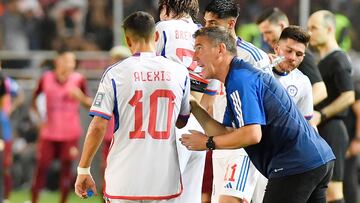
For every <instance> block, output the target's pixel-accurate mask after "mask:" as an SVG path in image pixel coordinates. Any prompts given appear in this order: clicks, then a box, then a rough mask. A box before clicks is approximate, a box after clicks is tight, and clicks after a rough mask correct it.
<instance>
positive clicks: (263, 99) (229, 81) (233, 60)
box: [181, 27, 335, 203]
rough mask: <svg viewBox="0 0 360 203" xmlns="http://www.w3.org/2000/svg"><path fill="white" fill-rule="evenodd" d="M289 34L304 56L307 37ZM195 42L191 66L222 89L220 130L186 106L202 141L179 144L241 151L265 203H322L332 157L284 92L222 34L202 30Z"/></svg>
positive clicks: (195, 137) (193, 134) (193, 136)
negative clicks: (262, 184)
mask: <svg viewBox="0 0 360 203" xmlns="http://www.w3.org/2000/svg"><path fill="white" fill-rule="evenodd" d="M294 32H295V33H294V34H295V35H297V36H299V41H300V42H302V43H303V44H304V52H303V53H305V48H306V46H307V42H308V40H309V35H308V34H307V33H306V32H304V31H302V30H301V29H299V30H295V31H294ZM194 36H195V54H194V60H196V61H197V63H198V65H199V66H201V67H202V68H203V74H204V77H205V78H208V79H210V78H211V79H218V80H220V81H221V82H223V83H224V84H225V87H226V94H227V103H228V105H227V108H226V112H225V115H224V121H223V124H220V123H218V122H217V121H215V120H214V119H212V118H211V117H210V116H209V115H208V114H207V113H206V111H204V110H203V109H202V108H201V107H200V106H199V105H198V104H197V103H196V102H195V101H191V105H192V113H193V114H194V115H195V117H196V118H197V119H198V120H199V122H200V124H201V125H202V126H203V128H204V129H205V132H206V133H207V135H205V134H203V133H201V132H197V131H190V134H184V135H183V136H182V138H181V141H182V144H183V145H185V146H186V147H187V148H188V149H190V150H206V149H210V150H213V149H235V148H245V150H246V152H247V153H248V155H249V157H250V159H251V161H252V162H253V164H254V165H255V166H256V168H257V169H258V170H259V171H260V172H261V173H262V174H263V175H264V176H265V177H267V178H268V179H269V182H268V185H267V187H266V192H265V196H264V202H266V203H269V202H289V203H304V202H326V196H325V191H326V188H327V184H328V182H329V181H330V178H331V175H332V169H333V160H334V159H335V156H334V154H333V153H332V151H331V148H330V147H329V146H328V144H327V143H326V142H325V141H324V140H323V139H322V138H321V137H320V136H319V134H318V133H317V132H316V131H315V130H314V129H313V128H312V127H311V126H309V125H308V124H307V121H306V120H305V119H304V117H303V116H302V115H301V113H300V112H299V110H298V109H297V107H296V105H295V104H294V103H293V101H292V100H291V98H290V97H289V95H288V94H287V93H286V91H285V90H284V88H283V87H282V86H281V85H280V84H279V83H278V82H277V81H276V79H275V78H273V77H272V76H270V75H268V74H266V73H263V72H261V71H259V70H257V69H255V68H253V67H252V65H250V64H248V63H246V62H244V61H243V60H242V59H240V58H237V57H235V56H236V46H235V42H234V40H233V38H232V37H231V35H230V34H229V33H228V32H226V31H225V30H223V29H221V28H217V27H214V28H202V29H200V30H198V31H197V32H196V33H195V35H194ZM289 52H294V51H293V50H289ZM293 54H295V56H296V57H304V56H303V55H301V56H297V54H296V53H295V52H294V53H293ZM242 181H246V180H242Z"/></svg>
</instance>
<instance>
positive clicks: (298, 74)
mask: <svg viewBox="0 0 360 203" xmlns="http://www.w3.org/2000/svg"><path fill="white" fill-rule="evenodd" d="M291 73H292V75H293V77H292V79H293V80H298V81H301V83H309V84H311V83H310V79H309V77H308V76H306V75H305V74H304V73H303V72H301V71H300V70H299V69H297V68H296V69H294V70H293V71H291Z"/></svg>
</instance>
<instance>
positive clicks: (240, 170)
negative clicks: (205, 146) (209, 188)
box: [211, 150, 260, 202]
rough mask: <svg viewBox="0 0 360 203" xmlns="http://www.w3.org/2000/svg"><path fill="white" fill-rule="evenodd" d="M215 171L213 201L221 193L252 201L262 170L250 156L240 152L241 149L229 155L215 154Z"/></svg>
mask: <svg viewBox="0 0 360 203" xmlns="http://www.w3.org/2000/svg"><path fill="white" fill-rule="evenodd" d="M213 173H214V181H213V192H212V197H211V202H218V201H219V198H220V196H221V195H227V196H233V197H237V198H240V199H242V200H244V201H245V202H250V201H251V197H252V195H253V193H254V189H255V185H256V182H257V180H258V177H259V175H260V172H259V171H258V170H257V169H256V168H255V166H254V165H253V164H252V162H251V161H250V158H249V156H247V155H243V153H239V150H234V153H233V154H232V155H228V156H223V157H221V156H218V157H214V156H213Z"/></svg>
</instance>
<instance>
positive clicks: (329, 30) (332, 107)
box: [308, 10, 355, 203]
mask: <svg viewBox="0 0 360 203" xmlns="http://www.w3.org/2000/svg"><path fill="white" fill-rule="evenodd" d="M308 30H309V32H310V36H311V38H310V45H311V46H313V47H315V48H317V49H318V51H319V54H320V57H321V60H320V62H319V64H318V67H319V71H320V73H321V76H322V78H323V80H324V82H325V85H326V89H327V94H328V97H327V98H326V99H325V100H323V101H322V102H320V103H319V104H318V105H316V106H315V110H316V111H314V116H313V122H314V123H315V124H316V125H317V126H318V129H319V133H320V135H321V136H322V137H323V138H324V139H325V140H326V141H327V142H328V144H329V145H330V146H331V148H332V150H333V152H334V154H335V156H336V161H335V167H334V173H333V177H332V181H331V182H330V183H329V188H328V193H327V195H328V197H327V200H328V201H329V202H334V203H335V202H336V203H341V202H344V197H343V179H344V164H345V152H346V150H347V146H348V139H349V138H348V133H347V130H346V127H345V124H344V122H343V120H342V119H343V118H344V117H345V116H346V114H347V110H348V108H349V107H350V105H351V104H352V103H354V101H355V93H354V90H353V83H352V78H351V64H350V61H349V59H348V56H347V55H346V54H345V52H344V51H342V50H341V49H340V47H339V45H338V44H337V42H336V38H335V16H334V14H333V13H331V12H330V11H326V10H321V11H317V12H315V13H313V14H312V15H311V16H310V18H309V20H308Z"/></svg>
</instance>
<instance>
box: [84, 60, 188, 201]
mask: <svg viewBox="0 0 360 203" xmlns="http://www.w3.org/2000/svg"><path fill="white" fill-rule="evenodd" d="M189 86H190V84H189V76H188V71H187V69H186V68H185V67H184V66H182V65H181V64H178V63H175V62H173V61H171V60H168V59H166V58H164V57H162V56H156V55H155V53H140V54H135V55H134V56H132V57H129V58H127V59H125V60H124V61H122V62H121V63H117V64H115V65H113V66H112V67H110V68H108V69H107V70H106V72H105V73H104V75H103V77H102V79H101V82H100V85H99V89H98V92H97V95H96V98H95V100H94V102H93V105H92V107H91V109H90V114H91V115H95V116H100V117H103V118H106V119H110V117H111V115H112V114H114V116H115V132H114V138H113V143H112V145H111V148H110V152H109V155H108V158H107V167H106V170H105V196H106V197H108V198H110V199H132V200H152V199H158V200H159V199H170V198H174V197H177V196H178V195H179V194H180V193H181V190H182V186H181V181H180V169H179V161H178V155H177V149H176V143H175V122H176V120H177V119H178V117H179V116H186V117H188V116H189V114H190V104H189V94H190V87H189Z"/></svg>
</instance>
